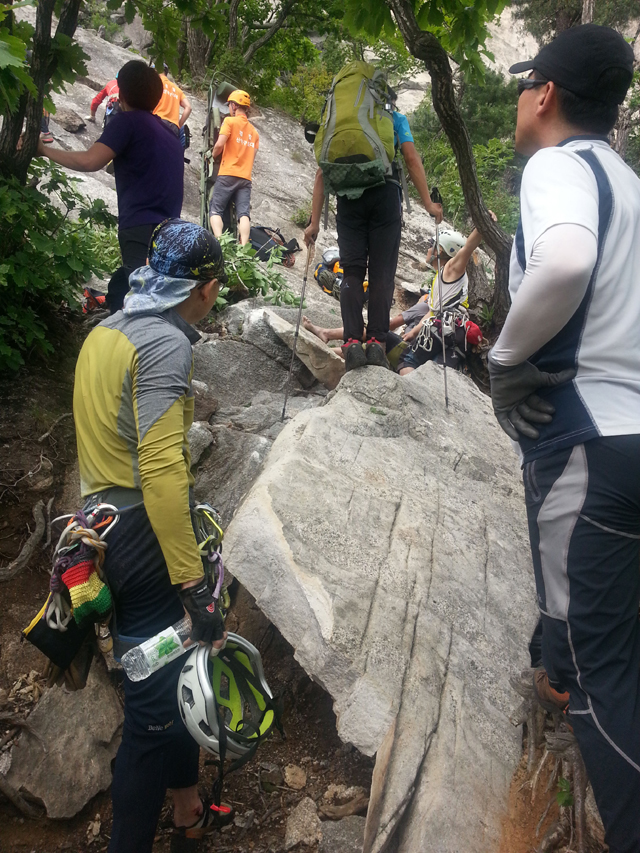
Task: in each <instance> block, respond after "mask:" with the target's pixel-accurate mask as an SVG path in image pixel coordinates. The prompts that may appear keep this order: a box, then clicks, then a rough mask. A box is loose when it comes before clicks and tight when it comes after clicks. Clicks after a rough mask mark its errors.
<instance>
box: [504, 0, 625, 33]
mask: <svg viewBox="0 0 640 853" xmlns="http://www.w3.org/2000/svg"><path fill="white" fill-rule="evenodd" d="M512 6H513V11H514V13H515V17H516V18H517V19H519V20H521V21H522V22H523V24H524V26H525V27H526V29H527V30H528V31H529V32H530V33H531V35H532V36H534V38H536V39H537V40H538V41H539V42H540V43H541V44H544V43H546V42H549V41H551V40H552V39H553V38H555V37H556V35H557V34H558V33H559V32H561V31H562V30H566V29H568V28H569V27H575V26H576V25H577V24H579V23H580V22H581V20H582V0H513V2H512ZM637 16H638V0H598V2H597V3H596V4H595V7H594V10H593V23H594V24H604V25H606V26H608V27H617V28H620V27H624V26H625V25H626V24H628V23H629V21H630V20H633V19H634V18H637Z"/></svg>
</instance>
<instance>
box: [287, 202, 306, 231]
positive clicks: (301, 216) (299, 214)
mask: <svg viewBox="0 0 640 853" xmlns="http://www.w3.org/2000/svg"><path fill="white" fill-rule="evenodd" d="M310 218H311V200H309V201H307V202H305V203H304V204H302V205H301V206H300V207H299V208H297V210H295V211H294V212H293V215H292V216H291V221H292V222H293V224H294V225H297V226H298V228H306V227H307V223H308V222H309V220H310Z"/></svg>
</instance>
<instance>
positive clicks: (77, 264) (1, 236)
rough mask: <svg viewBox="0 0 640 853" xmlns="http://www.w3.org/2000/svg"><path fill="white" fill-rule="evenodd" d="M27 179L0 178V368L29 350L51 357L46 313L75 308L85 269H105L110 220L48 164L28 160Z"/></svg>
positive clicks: (88, 272) (108, 261)
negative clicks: (66, 307)
mask: <svg viewBox="0 0 640 853" xmlns="http://www.w3.org/2000/svg"><path fill="white" fill-rule="evenodd" d="M29 177H30V181H29V183H28V184H27V186H22V185H21V184H20V182H19V181H18V180H17V179H15V178H9V179H3V180H0V209H2V218H1V219H0V245H1V246H2V262H1V263H0V300H1V301H0V371H4V370H16V369H17V368H18V367H20V365H21V364H23V363H24V356H25V354H27V353H28V352H31V351H37V352H40V353H45V354H46V353H50V352H52V346H51V343H50V341H49V339H48V333H49V324H48V320H47V318H48V316H49V315H51V314H52V313H53V312H54V311H55V309H57V308H59V307H60V305H61V304H68V305H77V304H78V300H79V296H80V289H81V286H82V284H83V282H85V281H86V280H87V279H88V278H89V276H90V275H91V273H92V272H96V273H104V272H106V271H107V270H112V269H113V268H114V266H115V265H117V263H116V264H113V263H112V259H113V253H112V252H111V251H108V252H105V246H110V245H111V246H112V244H113V225H114V224H115V217H114V216H112V214H110V213H109V212H108V210H107V209H106V207H105V204H104V202H103V201H102V200H100V199H99V200H96V201H94V202H89V201H88V200H87V199H85V198H84V196H82V195H81V194H80V192H79V191H78V190H77V188H76V186H75V183H76V182H75V181H74V180H72V179H71V178H69V177H68V176H67V175H66V174H65V173H64V172H62V171H61V170H60V169H59V168H57V167H56V166H54V165H46V166H45V165H43V163H42V162H41V161H34V162H33V163H32V164H31V168H30V174H29Z"/></svg>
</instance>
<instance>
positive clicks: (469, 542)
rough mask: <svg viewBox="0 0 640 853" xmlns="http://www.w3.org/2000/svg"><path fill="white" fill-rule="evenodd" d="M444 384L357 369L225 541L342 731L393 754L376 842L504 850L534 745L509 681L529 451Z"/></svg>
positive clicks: (282, 454)
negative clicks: (525, 752)
mask: <svg viewBox="0 0 640 853" xmlns="http://www.w3.org/2000/svg"><path fill="white" fill-rule="evenodd" d="M442 379H443V377H442V372H441V369H440V368H438V367H437V366H435V365H433V364H427V365H424V366H423V367H422V368H420V369H419V370H418V371H416V372H415V373H412V374H411V375H409V376H406V377H402V378H401V377H398V376H397V375H395V374H393V373H391V372H390V371H386V370H383V369H382V368H372V367H368V368H365V369H362V370H356V371H352V372H350V373H348V374H346V376H345V377H344V379H343V380H342V381H341V383H340V385H339V386H338V388H337V390H336V391H335V392H332V393H331V394H330V395H329V396H328V398H327V401H326V404H325V405H323V406H321V407H319V408H315V409H311V410H308V411H303V412H301V413H300V414H299V415H298V416H297V417H296V418H295V419H294V420H293V421H292V422H291V423H290V424H289V425H288V426H287V427H286V428H285V429H284V430H283V431H282V433H281V434H280V436H279V437H278V438H277V439H276V441H275V442H274V445H273V447H272V449H271V452H270V454H269V456H268V458H267V460H266V462H265V465H264V468H263V470H262V473H261V474H260V476H259V478H258V479H257V481H256V482H255V483H254V485H253V488H252V489H251V491H250V492H249V494H248V495H247V497H246V498H245V500H244V502H243V504H242V505H241V507H240V508H239V509H238V511H237V513H236V516H235V518H234V520H233V522H232V523H231V525H230V527H229V529H228V531H227V535H226V539H225V543H226V562H227V565H228V566H229V568H230V570H231V571H232V572H233V574H234V575H235V576H237V577H238V579H239V580H240V581H241V583H242V584H243V585H244V586H246V587H247V589H248V590H249V592H250V593H251V594H252V595H253V596H255V598H256V602H257V604H258V606H259V607H260V608H261V609H262V610H263V612H264V613H265V614H266V615H267V617H268V618H269V619H270V620H271V621H272V622H273V623H274V624H275V625H276V626H277V627H278V629H279V630H280V631H281V632H282V634H283V635H284V637H285V638H286V639H287V640H288V641H289V642H290V643H291V644H292V645H293V646H294V648H295V650H296V657H297V659H298V660H299V662H300V663H301V664H302V666H303V667H304V668H305V669H306V671H307V672H308V673H309V674H310V675H311V676H312V677H313V678H314V679H315V680H316V681H318V682H319V683H320V684H322V685H323V687H324V688H325V689H326V690H328V691H329V693H330V694H331V695H332V697H333V699H334V710H335V712H336V715H337V722H338V731H339V734H340V736H341V737H342V739H343V740H344V741H348V742H351V743H353V744H354V745H355V746H356V747H357V748H358V749H359V750H361V751H362V752H364V753H366V754H368V755H372V754H374V753H376V752H378V761H377V767H376V776H375V777H374V785H373V786H372V794H371V797H372V799H371V804H370V807H369V814H368V825H367V844H368V846H366V845H365V850H367V851H375V852H376V853H378V851H383V850H386V849H389V846H390V845H392V844H393V845H395V844H398V850H399V853H415V851H418V850H434V851H436V850H437V851H439V852H440V851H442V853H453V851H465V853H476V852H477V853H485V851H486V853H488V851H495V849H496V848H497V843H498V838H499V834H500V820H501V816H502V814H503V812H504V810H505V808H506V806H507V797H508V791H509V784H510V780H511V776H512V774H513V772H514V770H515V768H516V766H517V764H518V761H519V759H520V756H521V735H520V732H519V731H517V730H516V729H514V728H513V726H512V725H511V723H510V722H509V714H510V712H511V711H512V710H513V709H514V707H515V704H516V697H515V696H512V695H511V693H510V691H509V690H508V689H507V688H506V675H507V673H509V672H510V671H511V670H512V669H514V668H518V667H522V666H524V665H526V647H527V641H528V639H529V635H530V632H531V630H532V628H533V626H534V624H535V619H536V614H535V596H534V588H533V578H532V570H531V562H530V555H529V548H528V540H527V532H526V524H525V510H524V501H523V495H522V489H521V482H520V474H519V470H518V461H517V458H516V456H515V455H514V454H513V451H512V450H511V447H510V445H509V442H508V440H507V438H506V437H505V436H504V434H503V433H502V432H501V430H500V429H499V428H498V426H497V424H496V423H495V420H494V417H493V413H492V410H491V405H490V401H489V399H488V398H487V397H485V396H484V395H482V394H481V393H480V392H479V391H478V390H477V389H476V387H475V386H474V385H473V384H472V383H471V382H470V381H469V380H467V379H466V378H465V377H463V376H460V375H459V374H454V373H453V372H452V371H450V372H449V373H448V379H449V398H450V405H449V409H448V410H446V409H445V407H444V399H443V396H444V395H443V382H442ZM383 747H384V748H383ZM385 756H386V757H385Z"/></svg>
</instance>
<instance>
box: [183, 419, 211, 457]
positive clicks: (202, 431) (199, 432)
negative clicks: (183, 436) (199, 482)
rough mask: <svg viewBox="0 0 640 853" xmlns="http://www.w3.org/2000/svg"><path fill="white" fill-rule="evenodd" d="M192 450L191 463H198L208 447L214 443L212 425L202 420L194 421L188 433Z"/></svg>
mask: <svg viewBox="0 0 640 853" xmlns="http://www.w3.org/2000/svg"><path fill="white" fill-rule="evenodd" d="M187 439H188V441H189V449H190V451H191V465H192V466H193V465H197V464H198V462H199V461H200V457H201V456H202V454H203V453H204V452H205V450H206V449H207V447H209V445H210V444H212V443H213V433H212V432H211V427H210V426H209V424H207V423H202V421H194V422H193V424H191V429H190V430H189V433H188V435H187Z"/></svg>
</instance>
